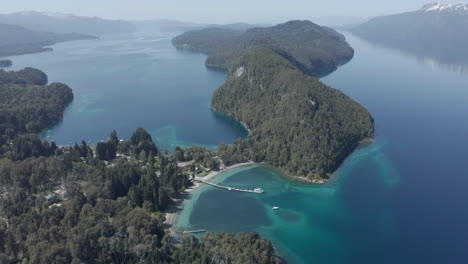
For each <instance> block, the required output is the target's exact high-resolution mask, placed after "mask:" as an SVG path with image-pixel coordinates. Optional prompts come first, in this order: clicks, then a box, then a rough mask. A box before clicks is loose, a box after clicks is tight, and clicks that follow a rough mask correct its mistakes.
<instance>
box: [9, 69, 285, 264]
mask: <svg viewBox="0 0 468 264" xmlns="http://www.w3.org/2000/svg"><path fill="white" fill-rule="evenodd" d="M47 83H48V81H47V76H46V75H45V74H44V73H43V72H42V71H40V70H37V69H33V68H26V69H24V70H21V71H17V72H5V71H0V263H2V264H4V263H5V264H17V263H30V264H50V263H55V264H69V263H72V264H79V263H102V264H105V263H122V264H124V263H125V264H132V263H149V264H151V263H158V264H159V263H163V264H164V263H200V264H209V263H265V264H269V263H271V264H280V263H283V261H282V260H281V259H280V258H278V257H276V256H275V250H274V248H273V246H272V244H271V242H269V241H268V240H266V239H262V238H260V237H259V235H258V234H255V233H254V234H242V233H240V234H237V235H233V234H229V233H220V234H212V233H207V234H205V235H204V236H203V237H201V238H200V239H198V238H195V237H193V236H184V237H182V238H181V239H180V241H177V242H174V241H173V238H171V237H169V235H168V234H166V231H165V229H166V226H165V225H164V220H165V217H164V213H163V212H164V210H165V209H167V207H168V206H169V204H170V203H171V202H172V198H174V197H177V196H178V195H179V194H180V192H181V191H183V190H184V189H185V188H187V187H189V186H190V185H191V184H192V183H191V181H190V176H191V175H192V174H193V173H194V172H191V171H189V170H188V171H187V170H185V171H184V170H182V169H181V168H180V167H179V166H178V162H179V161H186V160H190V161H192V160H193V162H195V163H196V164H200V165H197V166H202V165H203V166H205V167H208V166H210V167H211V168H216V167H218V166H219V163H218V162H217V161H216V160H215V159H214V155H213V153H212V152H210V151H208V150H206V149H203V148H199V147H194V148H191V149H186V150H181V149H179V148H178V149H177V150H176V152H175V153H174V154H173V155H165V154H163V153H161V152H160V150H159V148H158V147H157V145H156V144H155V143H154V142H153V140H152V138H151V135H149V134H148V133H147V132H146V131H145V130H144V129H143V128H138V129H136V131H135V133H134V134H133V135H132V137H131V138H130V139H129V140H128V141H124V140H121V139H119V138H118V136H117V133H116V132H115V131H113V132H112V133H111V134H110V136H109V139H108V141H107V142H100V143H99V144H98V145H97V146H96V148H92V147H90V146H88V145H87V144H86V142H85V141H83V142H81V144H79V145H78V144H75V145H74V146H64V147H59V146H57V145H56V144H55V143H54V142H48V141H41V140H40V139H39V138H38V134H37V133H38V132H39V131H41V130H42V129H44V128H46V127H48V126H50V125H53V124H55V123H56V122H58V121H60V120H61V118H62V116H63V112H64V111H65V108H66V107H67V105H69V103H70V102H71V101H72V100H73V93H72V90H71V88H70V87H68V86H66V85H65V84H60V83H53V84H50V85H48V84H47Z"/></svg>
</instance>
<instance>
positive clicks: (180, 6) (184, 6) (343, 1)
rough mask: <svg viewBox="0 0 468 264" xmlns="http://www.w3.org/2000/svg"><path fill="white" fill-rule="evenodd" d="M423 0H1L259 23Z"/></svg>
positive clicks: (42, 7) (387, 10)
mask: <svg viewBox="0 0 468 264" xmlns="http://www.w3.org/2000/svg"><path fill="white" fill-rule="evenodd" d="M427 2H430V0H229V1H223V0H165V1H163V0H0V6H1V8H0V12H1V13H10V12H17V11H25V10H37V11H52V12H62V13H72V14H76V15H86V16H99V17H103V18H112V19H115V18H119V19H151V18H172V19H178V20H183V21H193V22H208V23H211V22H213V23H228V22H251V23H262V22H279V21H285V20H289V19H313V18H317V17H328V16H334V17H335V16H338V17H339V16H345V17H370V16H377V15H383V14H391V13H398V12H403V11H411V10H415V9H419V8H420V7H421V6H422V5H424V4H426V3H427ZM439 2H440V3H456V2H454V1H445V0H441V1H439Z"/></svg>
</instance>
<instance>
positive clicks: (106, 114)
mask: <svg viewBox="0 0 468 264" xmlns="http://www.w3.org/2000/svg"><path fill="white" fill-rule="evenodd" d="M171 37H173V35H170V34H169V35H168V34H160V33H137V34H132V35H120V36H108V37H104V38H102V39H101V40H92V41H75V42H66V43H60V44H57V45H54V46H53V48H54V51H53V52H47V53H40V54H31V55H23V56H15V57H11V59H12V60H13V63H14V67H13V69H21V68H23V67H25V66H32V67H37V68H39V69H41V70H43V71H44V72H46V73H47V74H48V76H49V80H50V81H52V82H54V81H59V82H64V83H67V84H68V85H70V86H71V87H72V88H73V91H74V94H75V100H74V102H73V103H72V105H71V106H70V107H69V108H68V109H67V111H66V113H65V115H64V119H63V121H62V122H61V123H59V124H57V125H56V126H54V127H51V128H50V129H48V130H46V131H44V133H43V138H44V139H49V140H55V141H56V142H58V143H59V144H61V145H68V144H73V143H75V142H78V143H79V142H81V140H86V141H89V142H91V143H92V144H93V143H96V142H99V141H101V140H106V139H107V137H108V135H109V133H110V132H111V131H112V130H113V129H116V130H117V132H118V135H119V136H120V137H121V138H124V139H128V138H129V137H130V136H131V134H132V133H133V131H135V129H136V128H137V127H138V126H141V127H144V128H145V129H147V130H148V131H149V132H150V133H151V134H152V135H153V138H154V139H155V141H156V143H157V144H158V145H159V146H161V147H162V148H166V149H169V150H171V149H173V148H174V147H175V146H177V145H179V146H181V147H188V146H192V145H203V146H206V147H209V148H211V149H213V148H215V147H216V145H217V144H218V143H220V142H228V143H229V142H232V141H233V140H235V139H236V138H239V137H243V136H245V135H246V132H245V130H244V129H243V128H242V127H241V126H240V125H239V124H238V123H237V122H233V121H232V120H229V119H228V118H225V117H223V116H220V115H217V114H216V113H214V112H212V111H211V110H210V99H211V96H212V94H213V92H214V91H215V89H216V88H217V87H218V86H220V85H221V84H222V83H223V82H224V81H225V78H226V77H225V74H223V73H221V72H216V71H211V70H208V69H206V68H205V67H204V60H205V59H206V56H205V55H203V54H198V53H193V52H187V51H178V50H176V49H174V48H173V47H172V46H171V44H170V39H171ZM346 37H347V39H348V41H349V43H350V44H351V46H353V48H355V51H356V54H355V57H354V59H353V60H352V61H351V62H349V63H348V64H346V65H344V66H342V67H340V68H339V69H338V70H337V71H336V72H334V73H332V74H331V75H329V76H327V77H324V78H322V81H323V82H325V83H326V84H328V85H330V86H332V87H334V88H338V89H340V90H342V91H343V92H344V93H346V94H347V95H349V96H350V97H352V98H353V99H355V100H357V101H358V102H360V103H361V104H362V105H363V106H365V107H366V108H367V109H368V110H369V111H370V112H371V113H372V115H373V117H374V118H375V120H376V139H375V142H374V143H373V144H371V145H369V146H367V147H365V148H361V149H359V150H357V151H356V152H355V153H353V154H352V155H351V156H350V157H349V158H348V159H347V160H346V161H345V163H344V164H343V166H342V167H341V168H340V169H339V170H338V171H337V173H336V176H335V178H334V180H333V181H332V182H331V183H329V184H327V185H325V186H310V185H303V184H299V183H293V182H290V181H288V180H285V179H284V178H283V177H281V175H280V173H279V172H278V171H276V170H275V169H273V168H269V167H263V166H252V167H246V168H240V169H236V170H233V171H230V172H228V173H225V174H223V175H221V176H219V177H218V178H216V179H215V180H214V181H215V182H219V183H223V184H226V185H229V186H232V187H242V188H249V189H253V188H255V187H261V188H263V189H264V190H265V191H266V192H265V194H263V195H256V194H246V193H233V192H227V191H222V190H217V189H213V188H211V187H208V186H204V187H202V188H200V189H199V190H197V191H196V192H195V193H194V194H193V196H192V198H191V199H189V200H187V201H186V202H185V207H184V210H183V211H182V212H181V215H180V216H179V218H178V222H177V226H178V227H180V228H183V229H208V230H210V231H222V230H224V231H232V232H259V233H260V234H261V235H262V236H264V237H267V238H268V239H270V240H271V241H273V243H274V245H275V247H276V248H277V250H278V253H279V254H280V255H281V256H283V257H285V258H286V259H287V260H288V261H289V263H325V264H334V263H336V264H338V263H340V264H343V263H360V264H362V263H411V264H413V263H425V264H427V263H450V264H458V263H467V262H468V250H467V247H468V242H467V241H468V240H467V238H468V226H467V225H468V206H467V205H466V201H468V191H467V188H468V172H467V169H466V164H465V163H467V162H468V155H467V154H468V139H467V136H468V103H467V101H468V76H467V75H466V72H467V71H466V70H465V69H467V67H466V66H463V65H455V66H450V65H447V64H444V63H441V64H438V63H436V62H434V60H431V59H430V58H429V59H428V58H425V59H421V58H418V57H415V56H411V55H410V54H405V53H400V52H398V51H395V50H391V49H388V48H384V47H379V46H375V45H372V44H370V43H368V42H365V41H363V40H361V39H359V38H357V37H354V36H353V35H350V34H346ZM439 66H440V67H439ZM273 206H278V207H279V208H280V209H279V210H272V207H273Z"/></svg>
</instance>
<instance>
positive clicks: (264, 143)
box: [173, 21, 374, 179]
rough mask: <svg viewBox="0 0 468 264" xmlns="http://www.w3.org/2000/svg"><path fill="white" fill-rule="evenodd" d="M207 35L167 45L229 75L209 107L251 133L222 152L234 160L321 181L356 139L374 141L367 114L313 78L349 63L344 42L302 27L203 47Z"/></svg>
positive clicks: (296, 24)
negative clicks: (201, 55) (195, 53)
mask: <svg viewBox="0 0 468 264" xmlns="http://www.w3.org/2000/svg"><path fill="white" fill-rule="evenodd" d="M213 32H214V30H213V29H211V33H213ZM224 32H225V31H224ZM206 33H207V31H206V30H202V31H197V32H188V33H186V34H184V35H182V36H179V37H176V38H175V39H174V40H173V43H174V45H175V46H176V47H179V48H189V49H194V50H200V51H203V52H205V53H208V54H210V55H211V56H210V57H209V58H208V59H207V64H208V65H210V66H216V67H219V68H223V69H226V70H227V72H228V78H227V81H226V83H225V84H224V85H223V86H221V87H220V88H219V89H218V90H217V91H216V92H215V94H214V96H213V98H212V107H213V108H214V109H215V110H217V111H219V112H221V113H223V114H226V115H229V116H232V117H234V118H235V119H236V120H239V121H240V122H242V123H243V124H244V125H245V126H246V127H247V128H248V129H249V131H250V134H249V137H248V139H246V140H241V141H240V142H237V143H238V144H235V145H234V146H233V147H231V149H236V150H235V151H229V150H226V152H227V153H231V155H234V156H236V158H235V159H234V160H236V161H239V160H246V159H249V160H253V161H257V162H266V163H268V164H270V165H273V166H276V167H279V168H282V169H284V170H286V171H287V172H289V173H290V174H293V175H297V176H307V177H309V178H311V179H312V178H315V179H317V178H318V177H319V176H320V177H324V178H326V177H327V175H328V174H329V173H332V172H333V171H335V170H336V169H337V168H338V166H339V165H340V164H341V162H342V161H343V160H344V159H345V158H346V157H347V156H348V155H349V154H350V153H351V152H352V151H353V150H354V149H355V148H356V147H357V146H358V144H359V143H360V142H361V141H362V140H365V139H369V138H372V137H373V133H374V127H373V119H372V117H371V115H370V114H369V112H367V110H366V109H365V108H363V107H362V106H361V105H359V104H358V103H356V102H355V101H353V100H352V99H351V98H349V97H347V96H346V95H345V94H343V93H342V92H340V91H338V90H336V89H333V88H330V87H327V86H326V85H324V84H322V83H321V82H320V81H319V80H317V79H315V78H313V77H311V76H315V75H320V74H323V73H325V72H328V73H329V72H330V71H332V70H333V69H335V68H336V66H337V65H338V64H339V63H340V62H343V61H345V60H346V59H350V58H351V57H352V54H353V52H352V49H351V48H350V47H349V45H348V44H347V43H346V42H345V40H344V37H343V36H341V35H339V34H338V33H336V32H334V31H333V30H330V29H328V28H322V27H320V26H317V25H315V24H313V23H311V22H306V21H292V22H288V23H285V24H282V25H278V26H276V27H271V28H258V29H251V30H248V31H247V32H246V33H244V34H241V35H237V36H234V35H233V34H230V35H229V34H228V35H226V34H225V35H223V36H222V37H220V39H219V40H217V39H216V38H215V37H214V36H211V37H210V38H205V40H206V41H207V43H205V42H203V41H202V39H204V38H203V37H200V36H199V35H198V34H201V35H203V36H205V34H206ZM192 40H193V41H192ZM233 40H236V41H233ZM226 43H227V44H226ZM226 160H229V159H228V158H226Z"/></svg>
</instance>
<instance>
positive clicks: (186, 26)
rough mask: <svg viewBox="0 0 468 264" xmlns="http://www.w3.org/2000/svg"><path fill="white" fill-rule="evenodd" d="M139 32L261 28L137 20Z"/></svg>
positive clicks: (253, 25)
mask: <svg viewBox="0 0 468 264" xmlns="http://www.w3.org/2000/svg"><path fill="white" fill-rule="evenodd" d="M131 22H132V23H133V24H134V25H135V26H136V27H137V28H138V30H142V31H154V30H160V31H161V32H177V33H181V32H187V31H192V30H198V29H203V28H226V29H232V30H239V31H246V30H247V29H250V28H254V27H259V26H260V25H258V24H247V23H232V24H225V25H217V24H200V23H190V22H181V21H177V20H170V19H154V20H135V21H131Z"/></svg>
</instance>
